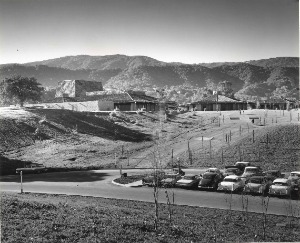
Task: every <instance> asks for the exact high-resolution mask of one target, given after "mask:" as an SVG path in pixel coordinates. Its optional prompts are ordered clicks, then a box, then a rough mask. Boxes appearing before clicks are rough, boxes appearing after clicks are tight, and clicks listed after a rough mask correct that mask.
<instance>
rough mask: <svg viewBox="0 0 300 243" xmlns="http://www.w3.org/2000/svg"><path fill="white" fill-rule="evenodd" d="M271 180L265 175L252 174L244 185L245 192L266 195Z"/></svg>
mask: <svg viewBox="0 0 300 243" xmlns="http://www.w3.org/2000/svg"><path fill="white" fill-rule="evenodd" d="M270 185H271V181H270V180H268V178H266V177H264V176H252V177H251V178H250V179H249V180H248V181H247V183H246V184H245V187H244V193H249V194H263V195H266V194H267V193H268V191H269V188H270Z"/></svg>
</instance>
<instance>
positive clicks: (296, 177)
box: [288, 171, 300, 183]
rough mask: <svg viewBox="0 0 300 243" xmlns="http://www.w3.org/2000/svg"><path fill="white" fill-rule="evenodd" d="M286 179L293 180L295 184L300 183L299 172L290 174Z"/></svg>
mask: <svg viewBox="0 0 300 243" xmlns="http://www.w3.org/2000/svg"><path fill="white" fill-rule="evenodd" d="M288 179H289V180H293V181H294V182H296V183H299V182H300V171H293V172H291V173H290V175H289V177H288Z"/></svg>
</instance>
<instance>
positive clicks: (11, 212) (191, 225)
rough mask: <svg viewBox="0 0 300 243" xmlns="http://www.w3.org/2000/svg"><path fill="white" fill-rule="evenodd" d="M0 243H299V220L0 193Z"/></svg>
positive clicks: (105, 200) (124, 202)
mask: <svg viewBox="0 0 300 243" xmlns="http://www.w3.org/2000/svg"><path fill="white" fill-rule="evenodd" d="M1 207H2V208H1V233H2V234H1V242H85V243H86V242H225V241H227V242H228V241H230V242H231V241H235V242H236V241H268V242H270V241H271V242H274V241H281V242H282V241H290V242H295V241H298V242H299V241H300V226H299V220H298V219H295V218H290V217H286V216H274V215H267V217H266V230H265V238H264V236H263V233H264V230H263V222H264V220H263V215H262V214H256V213H245V212H236V211H229V210H219V209H208V208H199V207H189V206H172V208H171V209H172V210H173V213H172V221H171V223H170V221H169V214H168V212H169V211H168V207H167V205H165V204H160V205H159V226H158V230H157V231H155V229H154V204H153V203H147V202H138V201H127V200H117V199H105V198H93V197H81V196H66V195H47V194H33V193H25V194H16V193H1Z"/></svg>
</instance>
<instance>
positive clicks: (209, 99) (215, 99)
mask: <svg viewBox="0 0 300 243" xmlns="http://www.w3.org/2000/svg"><path fill="white" fill-rule="evenodd" d="M216 102H217V103H244V102H243V101H240V100H237V99H233V98H229V97H227V96H224V95H217V94H215V95H211V96H209V97H204V98H203V99H201V100H198V101H195V102H193V104H201V103H216Z"/></svg>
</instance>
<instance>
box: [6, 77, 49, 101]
mask: <svg viewBox="0 0 300 243" xmlns="http://www.w3.org/2000/svg"><path fill="white" fill-rule="evenodd" d="M43 90H44V88H43V87H41V84H40V83H38V82H37V80H36V79H35V78H33V77H31V78H28V77H21V76H13V77H10V78H5V79H4V80H2V81H1V83H0V105H2V106H5V105H16V104H19V105H20V106H23V105H24V103H25V102H37V101H40V100H41V96H42V93H43Z"/></svg>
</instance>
